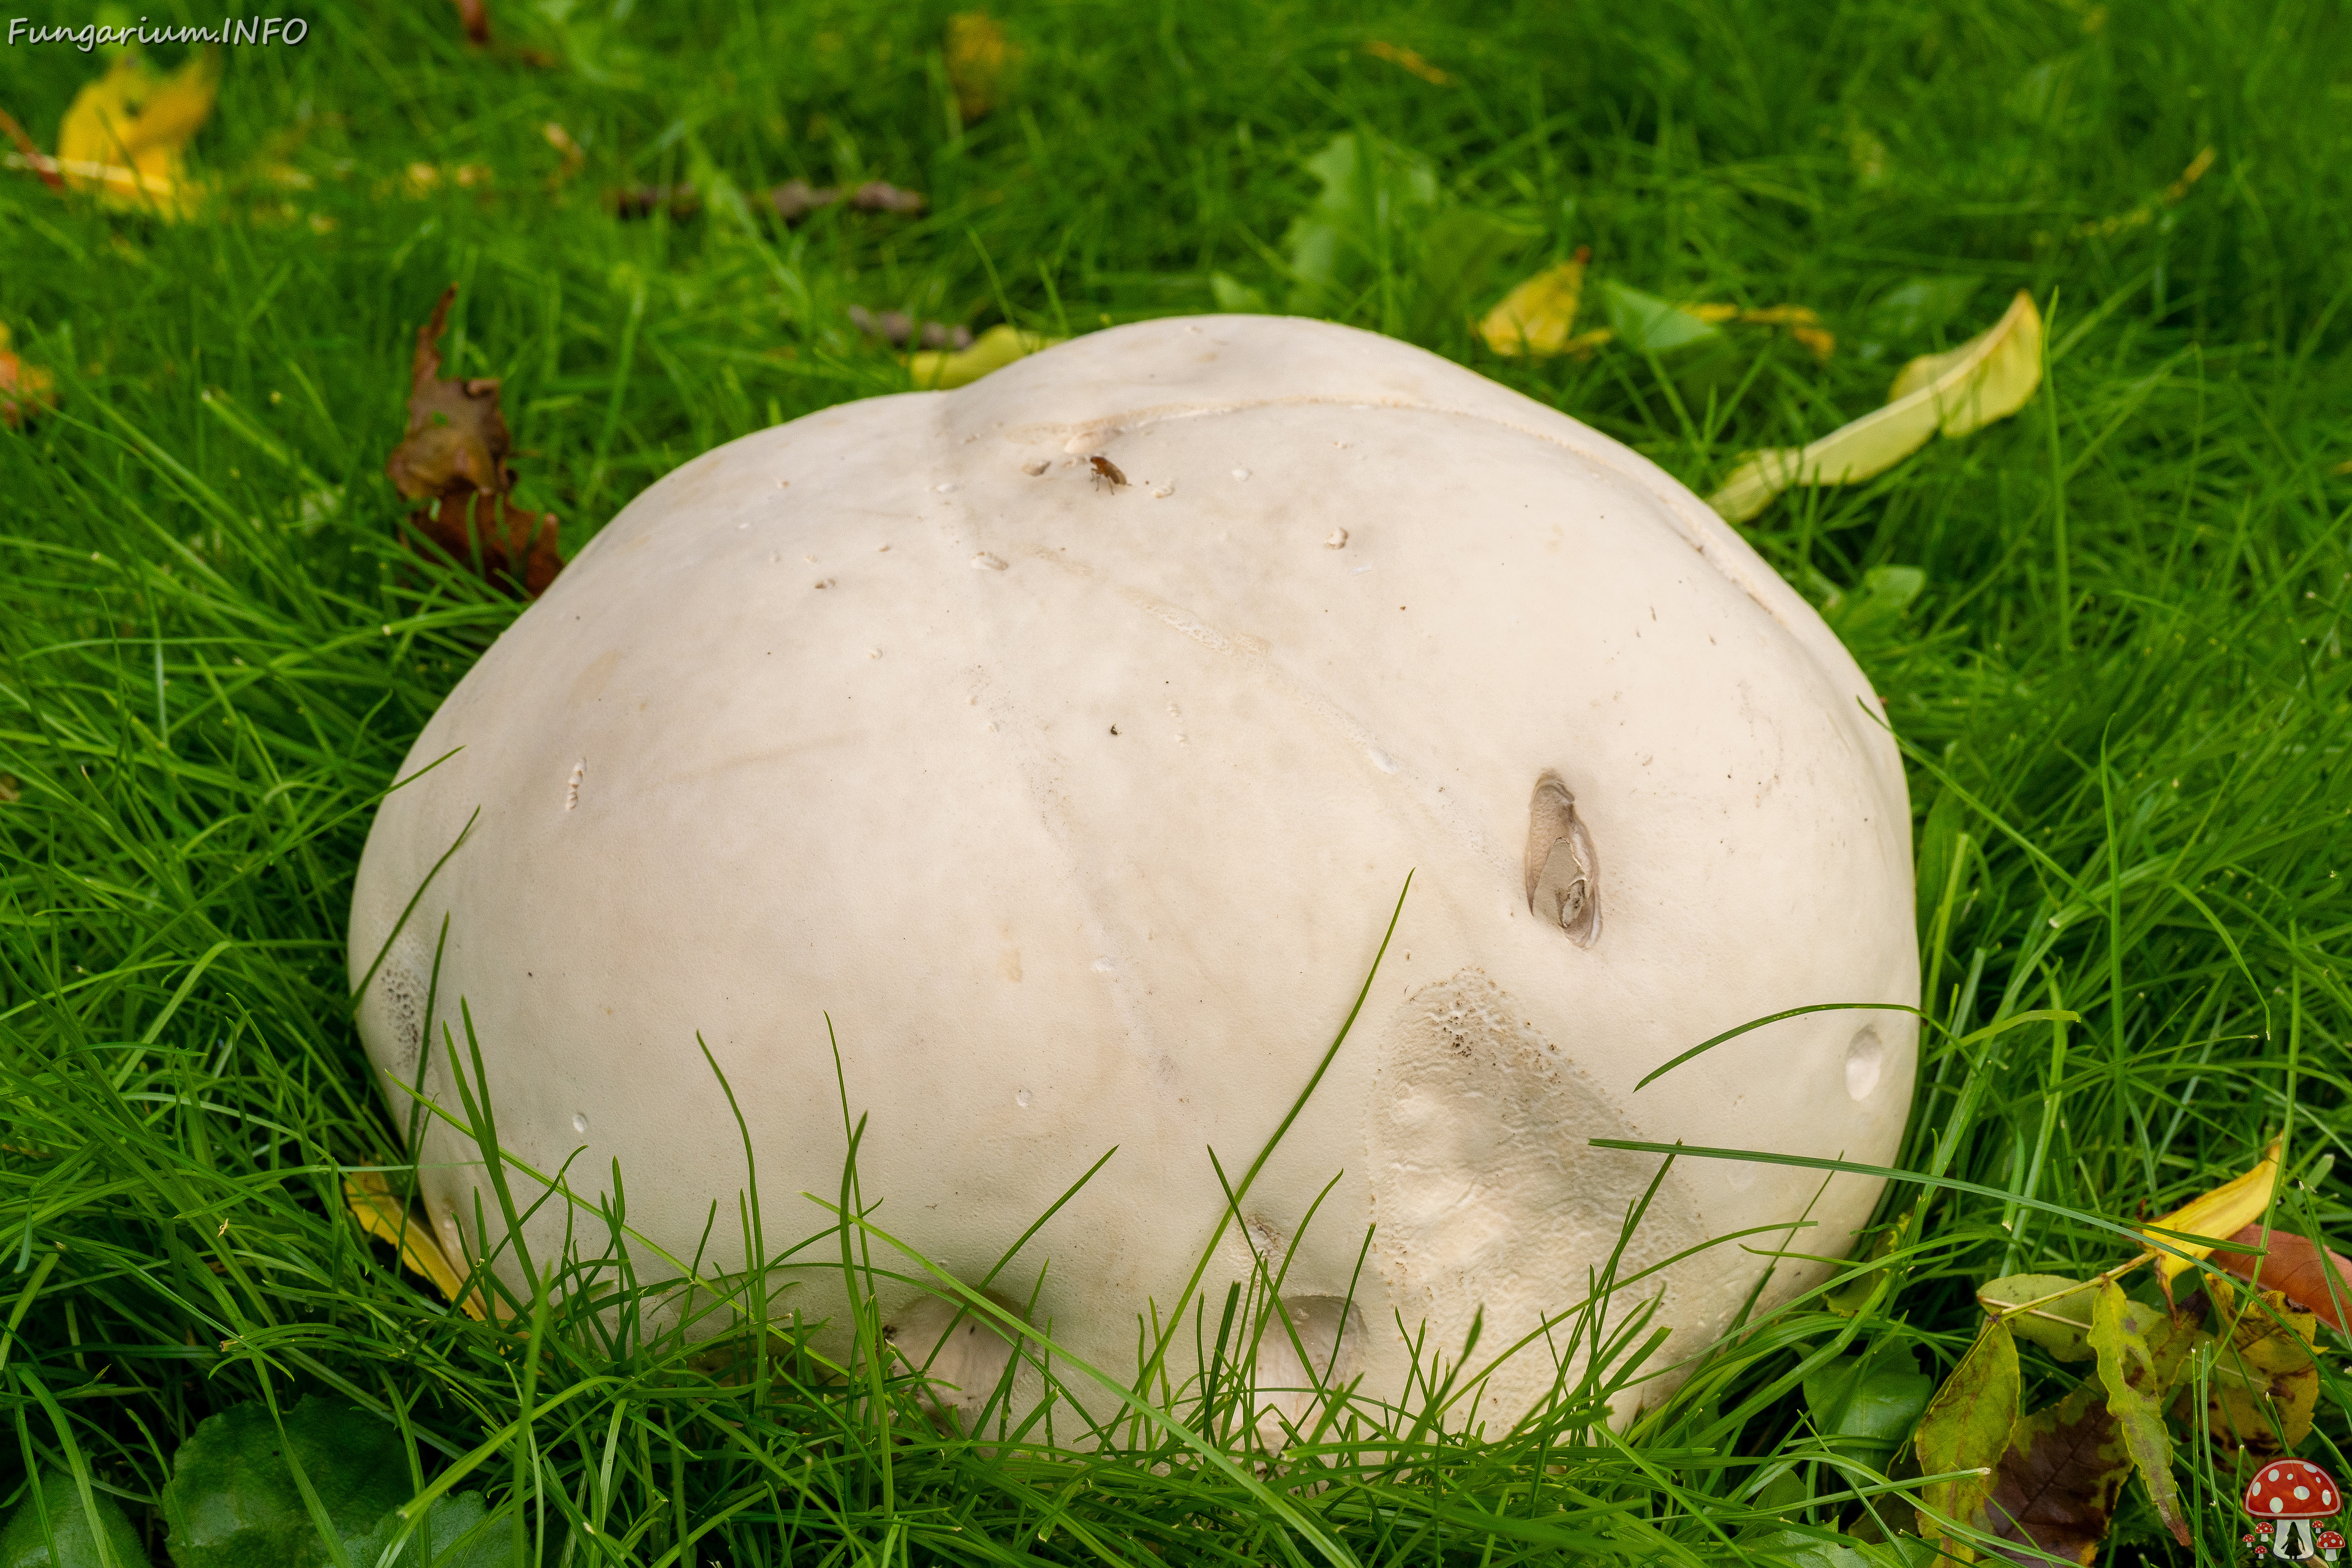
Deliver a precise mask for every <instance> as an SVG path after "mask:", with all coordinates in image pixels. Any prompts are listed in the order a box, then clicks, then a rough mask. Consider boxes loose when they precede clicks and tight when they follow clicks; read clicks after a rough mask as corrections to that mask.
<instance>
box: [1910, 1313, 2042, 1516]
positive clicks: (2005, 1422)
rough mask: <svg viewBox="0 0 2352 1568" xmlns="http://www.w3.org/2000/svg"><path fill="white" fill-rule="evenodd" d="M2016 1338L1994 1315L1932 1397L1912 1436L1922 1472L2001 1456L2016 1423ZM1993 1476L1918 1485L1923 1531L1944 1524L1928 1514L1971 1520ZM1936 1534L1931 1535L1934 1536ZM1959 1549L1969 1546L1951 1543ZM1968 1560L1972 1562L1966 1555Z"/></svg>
mask: <svg viewBox="0 0 2352 1568" xmlns="http://www.w3.org/2000/svg"><path fill="white" fill-rule="evenodd" d="M2017 1400H2018V1375H2017V1340H2016V1338H2015V1336H2014V1335H2013V1334H2012V1333H2011V1331H2010V1325H2009V1320H2007V1319H2006V1318H1994V1319H1991V1320H1990V1321H1987V1322H1986V1324H1985V1326H1984V1328H1983V1329H1982V1331H1979V1333H1978V1335H1977V1342H1976V1343H1975V1344H1973V1345H1971V1346H1969V1353H1968V1354H1967V1355H1965V1356H1962V1357H1961V1358H1960V1364H1959V1365H1958V1366H1956V1367H1954V1368H1953V1369H1952V1375H1951V1376H1949V1377H1948V1378H1946V1379H1945V1380H1944V1386H1943V1387H1941V1388H1939V1389H1937V1391H1936V1396H1935V1397H1934V1398H1933V1399H1931V1400H1929V1401H1928V1402H1927V1411H1926V1413H1925V1414H1924V1415H1921V1416H1920V1418H1919V1430H1918V1432H1917V1433H1916V1435H1915V1436H1913V1437H1912V1439H1911V1445H1912V1449H1913V1451H1914V1452H1915V1453H1916V1455H1917V1456H1918V1459H1919V1473H1920V1474H1922V1475H1927V1476H1934V1475H1942V1474H1945V1473H1948V1472H1949V1471H1952V1470H1972V1469H1979V1468H1990V1467H1991V1466H1992V1465H1993V1464H1995V1463H1996V1462H1997V1461H1998V1460H1999V1459H2000V1456H2001V1453H2002V1450H2003V1448H2004V1447H2005V1446H2006V1445H2007V1443H2008V1442H2009V1437H2010V1431H2011V1428H2012V1427H2014V1426H2016V1425H2017ZM1987 1485H1988V1478H1975V1477H1967V1478H1961V1479H1956V1480H1946V1481H1932V1482H1930V1483H1928V1484H1927V1486H1924V1487H1922V1488H1920V1489H1919V1497H1920V1500H1921V1502H1922V1503H1924V1504H1925V1505H1926V1506H1925V1508H1924V1509H1923V1510H1921V1517H1920V1527H1921V1532H1922V1533H1923V1534H1925V1533H1927V1531H1931V1530H1933V1531H1937V1537H1940V1536H1941V1531H1940V1528H1939V1527H1937V1525H1936V1523H1935V1521H1934V1519H1932V1518H1930V1517H1929V1515H1931V1514H1932V1515H1936V1516H1940V1517H1941V1518H1944V1519H1954V1520H1966V1519H1969V1517H1971V1516H1972V1515H1973V1514H1974V1513H1975V1511H1976V1510H1977V1507H1978V1504H1979V1502H1980V1501H1981V1500H1982V1499H1983V1497H1984V1494H1985V1489H1986V1486H1987ZM1937 1537H1931V1539H1935V1538H1937ZM1949 1548H1950V1549H1951V1550H1952V1551H1953V1552H1955V1554H1960V1553H1965V1552H1966V1551H1967V1550H1968V1549H1967V1548H1966V1547H1964V1546H1961V1545H1960V1544H1959V1542H1958V1541H1956V1540H1954V1541H1950V1542H1949ZM1961 1560H1962V1561H1963V1562H1965V1561H1967V1558H1966V1557H1965V1556H1962V1558H1961Z"/></svg>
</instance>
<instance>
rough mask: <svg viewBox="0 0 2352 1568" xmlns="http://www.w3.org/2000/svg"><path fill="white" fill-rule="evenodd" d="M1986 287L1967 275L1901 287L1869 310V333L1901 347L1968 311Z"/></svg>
mask: <svg viewBox="0 0 2352 1568" xmlns="http://www.w3.org/2000/svg"><path fill="white" fill-rule="evenodd" d="M1983 287H1984V279H1981V278H1979V277H1974V276H1971V275H1967V274H1960V275H1955V276H1949V277H1939V278H1914V279H1909V280H1908V281H1906V282H1903V283H1898V284H1896V285H1895V287H1894V288H1892V289H1888V290H1887V291H1886V292H1885V293H1884V294H1882V295H1880V296H1879V299H1878V303H1876V304H1875V305H1873V306H1872V307H1871V308H1870V315H1869V317H1868V318H1867V319H1868V322H1869V329H1870V331H1871V332H1872V333H1873V334H1874V336H1878V337H1883V338H1891V339H1893V340H1894V341H1895V342H1898V343H1900V342H1906V341H1908V340H1910V339H1912V338H1917V337H1922V336H1924V335H1926V334H1927V333H1928V332H1932V331H1935V330H1936V329H1937V327H1940V326H1942V325H1943V324H1944V323H1945V322H1946V321H1950V320H1951V319H1952V318H1953V317H1955V316H1957V315H1958V314H1959V313H1960V312H1961V311H1962V310H1966V309H1968V304H1969V300H1971V299H1973V298H1975V297H1976V292H1977V290H1978V289H1981V288H1983Z"/></svg>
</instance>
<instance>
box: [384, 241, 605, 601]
mask: <svg viewBox="0 0 2352 1568" xmlns="http://www.w3.org/2000/svg"><path fill="white" fill-rule="evenodd" d="M456 299H457V285H456V284H455V283H452V284H451V285H449V287H448V288H447V289H446V290H444V291H443V293H442V295H441V301H440V303H439V304H437V305H436V306H434V307H433V318H432V320H431V321H427V322H425V325H424V326H423V327H420V328H419V329H417V333H416V355H415V359H414V361H412V362H411V364H410V368H409V389H408V434H407V435H406V436H405V437H404V438H403V439H402V441H401V443H400V445H399V446H397V447H394V448H393V452H392V457H391V458H390V459H389V460H388V461H386V462H385V464H384V470H383V471H384V472H385V473H386V474H387V475H389V476H390V477H391V479H392V482H393V484H394V487H395V488H396V489H398V490H399V491H400V493H401V494H402V495H404V496H405V497H407V498H408V499H409V500H421V501H425V502H426V503H427V505H426V506H425V507H424V508H423V509H421V510H418V511H416V512H415V513H412V514H411V516H410V521H412V522H413V523H415V525H416V528H417V530H418V531H420V532H422V533H423V534H424V535H425V537H426V538H427V539H429V540H431V541H432V542H434V543H435V544H436V545H438V546H439V547H440V548H441V549H443V550H445V551H446V552H448V553H449V554H450V556H451V557H453V558H454V559H456V560H457V561H458V562H460V563H465V564H468V565H472V566H474V567H475V568H476V570H478V571H479V572H480V573H481V574H482V576H483V577H484V579H486V580H487V581H488V582H491V583H506V584H520V587H521V589H522V592H523V594H524V595H525V596H527V597H529V598H533V599H536V598H537V597H539V595H541V594H543V593H545V592H546V591H547V587H548V584H551V583H552V582H554V581H555V574H557V573H559V572H561V571H562V570H563V561H562V557H561V556H559V555H558V554H557V553H556V550H555V514H554V513H553V512H532V511H526V510H523V509H522V508H520V507H519V506H516V505H514V504H513V503H512V502H511V501H510V500H508V495H509V492H510V491H511V490H512V489H514V477H513V475H512V474H511V473H509V471H508V468H507V454H508V452H509V451H510V450H511V449H512V448H513V445H514V440H513V437H512V436H510V435H509V433H508V430H507V421H506V416H505V415H504V414H502V413H501V412H499V384H498V383H497V382H496V381H495V380H492V379H489V378H488V377H474V378H470V379H468V378H462V377H461V378H457V379H452V380H446V381H445V380H443V379H442V378H441V350H440V347H439V344H440V341H441V333H442V331H443V329H444V328H445V327H446V326H447V324H448V321H449V305H450V302H451V301H452V300H456Z"/></svg>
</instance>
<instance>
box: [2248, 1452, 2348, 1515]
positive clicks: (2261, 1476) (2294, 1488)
mask: <svg viewBox="0 0 2352 1568" xmlns="http://www.w3.org/2000/svg"><path fill="white" fill-rule="evenodd" d="M2342 1505H2343V1499H2341V1498H2340V1497H2338V1496H2337V1495H2336V1479H2335V1478H2334V1477H2333V1476H2330V1475H2329V1474H2328V1473H2327V1472H2326V1470H2323V1469H2321V1468H2319V1467H2318V1466H2317V1465H2315V1464H2312V1463H2311V1462H2310V1461H2309V1460H2306V1459H2275V1460H2273V1461H2272V1462H2271V1463H2269V1464H2267V1465H2264V1466H2263V1468H2262V1469H2261V1470H2260V1471H2259V1472H2257V1473H2256V1475H2255V1477H2254V1479H2252V1481H2250V1482H2248V1483H2247V1485H2246V1511H2247V1512H2248V1513H2251V1514H2252V1515H2253V1516H2254V1517H2255V1518H2257V1519H2325V1518H2326V1517H2327V1516H2328V1515H2329V1514H2332V1513H2334V1512H2336V1510H2337V1509H2338V1508H2340V1507H2341V1506H2342Z"/></svg>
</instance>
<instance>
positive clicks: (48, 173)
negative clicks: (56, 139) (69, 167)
mask: <svg viewBox="0 0 2352 1568" xmlns="http://www.w3.org/2000/svg"><path fill="white" fill-rule="evenodd" d="M0 131H5V132H7V133H8V140H9V141H11V142H15V143H16V151H17V152H19V153H23V154H24V155H25V163H26V165H27V166H29V167H30V168H31V169H32V171H33V173H35V174H38V175H40V176H41V184H45V185H47V186H48V187H49V189H51V190H53V191H62V190H64V189H65V188H66V183H65V181H64V180H62V179H60V178H59V177H58V164H57V160H56V159H54V158H51V157H48V156H47V155H46V154H44V153H42V151H41V150H40V149H39V148H38V147H36V146H34V145H33V139H32V138H31V137H29V136H27V135H26V134H25V128H24V127H23V126H21V125H19V124H17V123H16V116H14V115H12V114H10V113H9V112H8V111H7V110H5V109H0Z"/></svg>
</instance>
